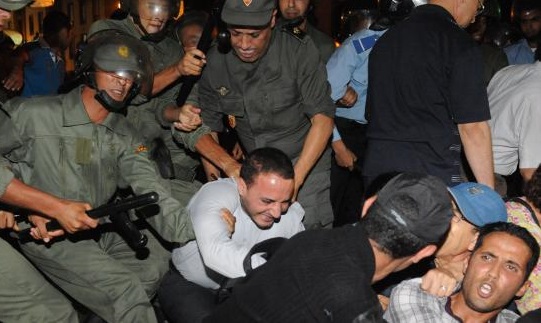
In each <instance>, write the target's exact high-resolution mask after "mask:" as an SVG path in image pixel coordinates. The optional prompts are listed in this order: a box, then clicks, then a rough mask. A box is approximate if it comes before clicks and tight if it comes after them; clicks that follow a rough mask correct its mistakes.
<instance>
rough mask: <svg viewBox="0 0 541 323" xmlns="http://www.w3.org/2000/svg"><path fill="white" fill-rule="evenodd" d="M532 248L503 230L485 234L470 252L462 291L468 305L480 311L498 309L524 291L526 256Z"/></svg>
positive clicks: (529, 255) (525, 285) (526, 286)
mask: <svg viewBox="0 0 541 323" xmlns="http://www.w3.org/2000/svg"><path fill="white" fill-rule="evenodd" d="M531 257H532V252H531V250H530V249H529V248H528V246H527V245H526V244H525V243H524V241H523V240H521V239H519V238H517V237H514V236H512V235H509V234H507V233H504V232H493V233H490V234H488V235H487V236H485V238H484V240H483V242H482V245H481V246H480V247H479V248H478V249H477V250H476V251H475V252H474V253H473V254H472V255H471V258H470V260H469V264H468V267H467V271H466V274H465V276H464V281H463V283H462V291H461V293H462V295H463V297H464V300H465V302H466V304H467V305H468V307H469V308H471V309H473V310H475V311H476V312H480V313H490V312H495V311H499V310H501V309H502V308H504V307H505V306H506V305H507V303H509V302H510V301H511V300H512V299H513V297H515V296H517V297H520V296H522V295H524V293H525V292H526V289H527V288H528V286H529V282H527V281H526V278H527V277H525V276H526V270H527V268H526V267H527V264H528V260H529V259H530V258H531Z"/></svg>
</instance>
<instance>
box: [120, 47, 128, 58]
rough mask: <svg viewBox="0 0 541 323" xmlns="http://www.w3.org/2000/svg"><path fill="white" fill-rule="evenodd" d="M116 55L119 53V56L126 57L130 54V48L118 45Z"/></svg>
mask: <svg viewBox="0 0 541 323" xmlns="http://www.w3.org/2000/svg"><path fill="white" fill-rule="evenodd" d="M118 55H120V57H124V58H127V57H128V56H129V55H130V50H129V49H128V46H119V47H118Z"/></svg>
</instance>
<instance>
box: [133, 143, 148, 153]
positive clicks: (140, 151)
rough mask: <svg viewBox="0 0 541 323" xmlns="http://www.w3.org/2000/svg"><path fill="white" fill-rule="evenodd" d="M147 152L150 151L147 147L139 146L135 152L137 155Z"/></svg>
mask: <svg viewBox="0 0 541 323" xmlns="http://www.w3.org/2000/svg"><path fill="white" fill-rule="evenodd" d="M145 151H148V148H147V146H145V145H139V147H137V149H136V150H135V153H136V154H138V153H142V152H145Z"/></svg>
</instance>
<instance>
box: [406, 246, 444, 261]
mask: <svg viewBox="0 0 541 323" xmlns="http://www.w3.org/2000/svg"><path fill="white" fill-rule="evenodd" d="M436 250H438V247H437V246H436V245H433V244H429V245H428V246H425V247H424V248H423V249H421V250H419V251H417V253H416V254H415V255H413V256H412V257H411V262H413V263H414V264H416V263H418V262H419V261H421V260H423V259H424V258H426V257H430V256H432V255H433V254H434V253H435V252H436Z"/></svg>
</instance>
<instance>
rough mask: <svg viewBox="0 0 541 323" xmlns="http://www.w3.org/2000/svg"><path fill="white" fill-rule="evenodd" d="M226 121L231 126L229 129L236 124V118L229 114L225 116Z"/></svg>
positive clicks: (233, 127)
mask: <svg viewBox="0 0 541 323" xmlns="http://www.w3.org/2000/svg"><path fill="white" fill-rule="evenodd" d="M227 123H229V127H231V129H235V127H236V126H237V119H235V116H232V115H230V114H229V115H228V116H227Z"/></svg>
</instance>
